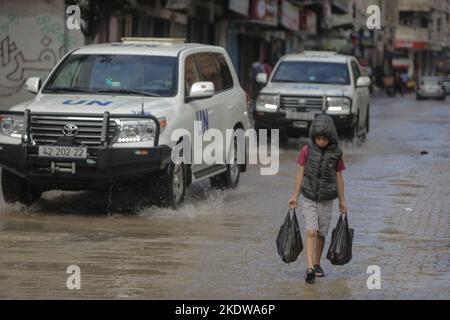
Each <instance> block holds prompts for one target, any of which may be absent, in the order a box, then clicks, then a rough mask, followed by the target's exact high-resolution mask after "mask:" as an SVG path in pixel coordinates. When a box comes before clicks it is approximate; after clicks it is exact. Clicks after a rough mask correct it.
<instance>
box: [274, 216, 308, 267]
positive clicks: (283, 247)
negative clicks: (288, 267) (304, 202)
mask: <svg viewBox="0 0 450 320" xmlns="http://www.w3.org/2000/svg"><path fill="white" fill-rule="evenodd" d="M291 212H292V218H291ZM276 242H277V249H278V254H279V255H280V257H281V259H282V260H283V261H284V262H286V263H291V262H294V261H295V260H297V257H298V255H299V254H300V252H302V250H303V242H302V236H301V234H300V227H299V226H298V220H297V214H296V213H295V210H294V209H290V210H289V211H288V213H287V215H286V219H285V220H284V223H283V225H282V226H281V228H280V231H279V232H278V237H277V241H276Z"/></svg>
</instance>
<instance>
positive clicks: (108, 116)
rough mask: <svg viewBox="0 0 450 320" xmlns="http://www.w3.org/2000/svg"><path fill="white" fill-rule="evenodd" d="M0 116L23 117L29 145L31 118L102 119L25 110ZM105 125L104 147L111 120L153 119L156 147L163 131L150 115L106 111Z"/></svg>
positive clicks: (107, 144)
mask: <svg viewBox="0 0 450 320" xmlns="http://www.w3.org/2000/svg"><path fill="white" fill-rule="evenodd" d="M0 115H6V116H8V115H11V116H19V117H20V116H23V117H24V120H25V123H24V131H25V135H22V143H25V144H28V143H29V142H30V141H31V116H32V115H33V116H43V117H61V118H64V117H77V118H100V117H99V115H98V114H92V113H75V114H74V113H71V114H65V113H49V112H31V111H30V110H29V109H27V110H25V111H24V112H20V111H1V112H0ZM102 119H103V124H102V132H101V138H100V146H102V147H106V148H107V147H108V146H110V143H111V141H110V139H109V134H108V133H109V123H110V120H111V119H152V120H153V121H154V122H155V127H156V133H155V140H154V146H157V145H158V143H159V133H160V130H161V126H160V124H159V120H158V119H157V118H156V117H155V116H153V115H150V114H110V113H109V112H108V111H105V112H104V113H103V117H102Z"/></svg>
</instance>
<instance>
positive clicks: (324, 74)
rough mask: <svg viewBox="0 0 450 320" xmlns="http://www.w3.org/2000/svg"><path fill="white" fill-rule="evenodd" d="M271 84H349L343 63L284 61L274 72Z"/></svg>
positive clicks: (346, 68) (346, 69)
mask: <svg viewBox="0 0 450 320" xmlns="http://www.w3.org/2000/svg"><path fill="white" fill-rule="evenodd" d="M272 82H298V83H324V84H346V85H348V84H350V77H349V73H348V67H347V64H345V63H333V62H315V61H284V62H282V63H281V64H280V65H279V66H278V68H277V69H276V71H275V74H274V76H273V78H272Z"/></svg>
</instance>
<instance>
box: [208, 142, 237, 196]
mask: <svg viewBox="0 0 450 320" xmlns="http://www.w3.org/2000/svg"><path fill="white" fill-rule="evenodd" d="M237 160H238V159H237V141H236V140H235V141H234V163H233V164H227V165H226V166H227V171H225V172H223V173H220V174H218V175H217V176H214V177H211V178H210V182H211V187H213V188H215V189H236V188H237V187H238V185H239V179H240V176H241V170H240V165H239V164H238V163H237Z"/></svg>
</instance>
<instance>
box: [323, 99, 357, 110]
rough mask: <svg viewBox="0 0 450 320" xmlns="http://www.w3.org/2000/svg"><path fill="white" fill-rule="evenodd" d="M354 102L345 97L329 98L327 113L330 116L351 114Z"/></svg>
mask: <svg viewBox="0 0 450 320" xmlns="http://www.w3.org/2000/svg"><path fill="white" fill-rule="evenodd" d="M351 105H352V102H351V100H350V99H349V98H345V97H328V98H327V113H328V114H350V107H351Z"/></svg>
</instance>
